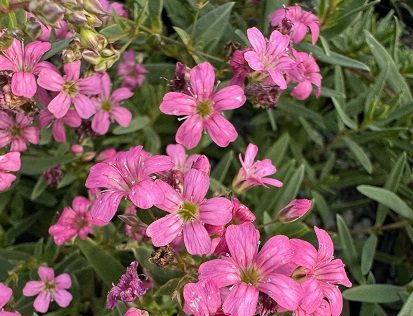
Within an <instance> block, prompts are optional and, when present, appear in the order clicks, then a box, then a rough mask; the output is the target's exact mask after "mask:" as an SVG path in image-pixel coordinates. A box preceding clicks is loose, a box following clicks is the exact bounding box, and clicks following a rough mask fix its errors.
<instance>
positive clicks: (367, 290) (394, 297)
mask: <svg viewBox="0 0 413 316" xmlns="http://www.w3.org/2000/svg"><path fill="white" fill-rule="evenodd" d="M403 289H404V288H403V287H401V286H396V285H390V284H371V285H359V286H355V287H353V288H351V289H347V290H345V291H344V292H343V297H344V298H345V299H346V300H349V301H356V302H367V303H393V302H397V301H399V300H400V297H399V292H400V291H402V290H403Z"/></svg>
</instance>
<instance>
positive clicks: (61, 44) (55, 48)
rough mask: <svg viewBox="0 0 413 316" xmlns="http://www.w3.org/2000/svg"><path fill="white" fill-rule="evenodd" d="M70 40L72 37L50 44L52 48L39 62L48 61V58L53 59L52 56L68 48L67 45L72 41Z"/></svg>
mask: <svg viewBox="0 0 413 316" xmlns="http://www.w3.org/2000/svg"><path fill="white" fill-rule="evenodd" d="M72 39H73V38H72V37H69V38H65V39H63V40H60V41H57V42H54V43H52V47H51V48H50V50H48V51H47V52H46V53H45V54H44V55H43V56H42V59H41V60H46V59H49V58H50V57H53V56H54V55H56V54H58V53H60V52H61V51H62V50H64V49H65V48H66V47H68V46H69V43H70V42H71V41H72Z"/></svg>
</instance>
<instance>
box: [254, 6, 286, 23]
mask: <svg viewBox="0 0 413 316" xmlns="http://www.w3.org/2000/svg"><path fill="white" fill-rule="evenodd" d="M285 4H286V1H285V0H262V1H261V3H260V5H261V7H262V13H261V15H260V17H261V18H260V19H258V20H261V24H260V29H261V30H266V29H267V28H268V26H269V24H270V15H271V13H273V12H274V11H275V10H278V9H282V8H283V5H285Z"/></svg>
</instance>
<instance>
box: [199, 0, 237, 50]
mask: <svg viewBox="0 0 413 316" xmlns="http://www.w3.org/2000/svg"><path fill="white" fill-rule="evenodd" d="M234 4H235V2H229V3H225V4H223V5H221V6H219V7H217V8H215V9H214V10H212V11H210V12H208V13H207V14H205V15H204V16H202V17H201V18H200V19H199V20H198V22H197V23H196V25H195V31H194V38H193V41H194V43H195V47H197V48H200V47H202V48H204V49H205V50H206V52H211V51H212V50H213V49H214V48H215V47H216V45H217V44H218V43H219V41H220V40H221V38H222V36H223V35H224V33H225V30H226V28H227V26H228V22H229V17H230V14H231V10H232V7H233V6H234Z"/></svg>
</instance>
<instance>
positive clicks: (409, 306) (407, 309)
mask: <svg viewBox="0 0 413 316" xmlns="http://www.w3.org/2000/svg"><path fill="white" fill-rule="evenodd" d="M412 311H413V292H412V293H410V295H409V298H408V299H407V301H406V302H405V303H404V305H403V307H402V309H401V310H400V312H399V313H398V314H397V316H411V315H412Z"/></svg>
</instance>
